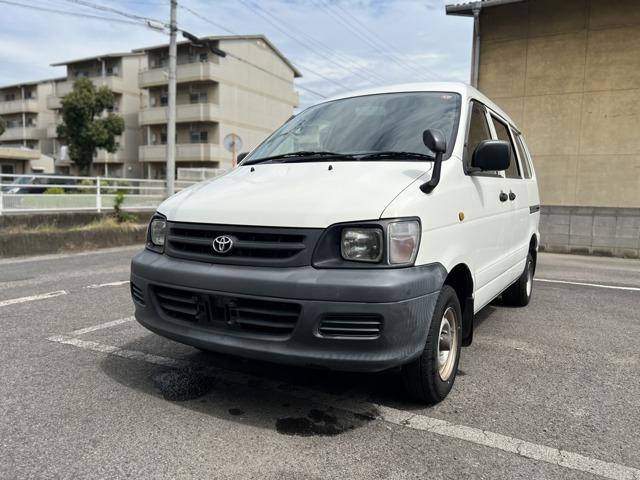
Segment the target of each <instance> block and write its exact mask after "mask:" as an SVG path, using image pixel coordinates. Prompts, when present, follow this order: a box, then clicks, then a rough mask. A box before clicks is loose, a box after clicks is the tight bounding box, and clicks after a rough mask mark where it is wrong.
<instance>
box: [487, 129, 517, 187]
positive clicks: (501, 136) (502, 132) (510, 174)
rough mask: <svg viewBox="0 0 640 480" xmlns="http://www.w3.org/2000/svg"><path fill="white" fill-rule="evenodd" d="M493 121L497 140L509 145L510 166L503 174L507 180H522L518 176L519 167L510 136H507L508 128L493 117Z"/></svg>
mask: <svg viewBox="0 0 640 480" xmlns="http://www.w3.org/2000/svg"><path fill="white" fill-rule="evenodd" d="M491 118H492V119H493V126H494V128H495V129H496V135H497V136H498V140H505V141H507V142H509V145H511V164H510V165H509V168H508V169H507V170H506V171H505V172H504V173H505V176H506V177H507V178H522V176H521V175H520V167H519V166H518V158H517V157H516V151H515V149H514V148H513V142H512V141H511V135H509V127H507V125H506V124H504V123H502V122H501V121H500V120H498V119H497V118H495V117H491Z"/></svg>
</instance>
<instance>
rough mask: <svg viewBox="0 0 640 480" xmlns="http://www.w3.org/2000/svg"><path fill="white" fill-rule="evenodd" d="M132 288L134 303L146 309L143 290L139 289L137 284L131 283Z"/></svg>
mask: <svg viewBox="0 0 640 480" xmlns="http://www.w3.org/2000/svg"><path fill="white" fill-rule="evenodd" d="M130 286H131V298H133V301H134V302H136V303H138V304H140V305H142V306H143V307H144V306H145V303H144V293H142V289H141V288H140V287H138V286H137V285H136V284H134V283H133V282H132V283H130Z"/></svg>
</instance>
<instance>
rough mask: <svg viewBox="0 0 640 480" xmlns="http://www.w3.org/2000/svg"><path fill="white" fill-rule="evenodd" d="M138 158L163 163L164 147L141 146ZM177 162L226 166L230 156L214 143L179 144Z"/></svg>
mask: <svg viewBox="0 0 640 480" xmlns="http://www.w3.org/2000/svg"><path fill="white" fill-rule="evenodd" d="M138 158H139V160H140V161H141V162H165V161H166V160H167V146H166V145H142V146H140V147H138ZM176 161H177V162H221V163H222V164H225V165H220V166H221V167H223V166H226V164H227V163H229V164H230V163H231V161H232V160H231V154H230V153H229V152H227V151H226V150H225V149H224V148H223V147H222V146H221V145H218V144H215V143H179V144H177V145H176Z"/></svg>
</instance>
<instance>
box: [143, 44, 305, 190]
mask: <svg viewBox="0 0 640 480" xmlns="http://www.w3.org/2000/svg"><path fill="white" fill-rule="evenodd" d="M203 43H204V45H202V46H194V45H192V44H190V43H188V42H182V43H179V44H178V56H177V65H178V66H177V96H176V104H177V108H176V118H177V124H176V166H177V167H178V168H221V169H227V168H231V166H232V161H233V159H232V154H231V153H230V152H229V151H227V150H226V149H225V148H224V146H223V140H224V138H225V136H227V135H229V134H235V135H238V136H240V138H241V139H242V141H243V145H244V147H243V150H250V149H252V148H254V147H255V146H257V145H258V143H260V142H261V141H262V140H263V139H264V138H265V137H266V136H267V135H268V134H269V133H271V132H272V131H273V130H274V129H276V128H277V127H279V126H280V125H281V124H282V123H283V122H284V121H286V120H287V119H288V118H289V117H290V116H291V115H292V114H293V109H294V107H295V106H296V105H297V104H298V96H297V93H296V92H295V90H294V84H293V82H294V78H296V77H299V76H300V73H299V72H298V70H297V69H296V68H295V67H294V66H293V65H292V64H291V63H290V62H289V61H288V60H287V58H286V57H285V56H284V55H282V53H280V51H278V49H277V48H276V47H275V46H274V45H273V44H271V42H269V40H267V39H266V38H265V37H264V36H262V35H248V36H211V37H206V38H204V39H203ZM209 46H214V47H217V48H219V49H221V50H223V51H225V52H228V53H229V55H227V56H226V57H224V58H221V57H219V56H217V55H214V54H213V53H211V51H210V48H209ZM135 51H137V52H143V53H144V54H145V55H146V59H147V60H146V65H147V67H146V68H145V69H144V70H143V71H141V72H140V75H139V86H140V88H141V89H142V91H144V92H146V95H143V98H145V100H146V103H144V104H143V106H142V108H141V110H140V114H139V124H140V126H141V127H142V144H141V145H140V147H139V160H140V162H141V163H142V164H143V165H144V170H145V173H144V174H145V176H147V177H148V178H164V176H165V174H166V170H165V161H166V142H167V130H166V122H167V100H168V98H167V85H168V78H167V72H166V70H167V65H168V57H169V48H168V45H166V44H165V45H158V46H154V47H148V48H143V49H139V50H135Z"/></svg>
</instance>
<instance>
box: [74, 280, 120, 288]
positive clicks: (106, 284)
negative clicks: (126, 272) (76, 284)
mask: <svg viewBox="0 0 640 480" xmlns="http://www.w3.org/2000/svg"><path fill="white" fill-rule="evenodd" d="M128 283H129V280H122V281H120V282H108V283H94V284H92V285H87V286H86V287H84V288H89V289H93V288H103V287H119V286H120V285H126V284H128Z"/></svg>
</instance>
